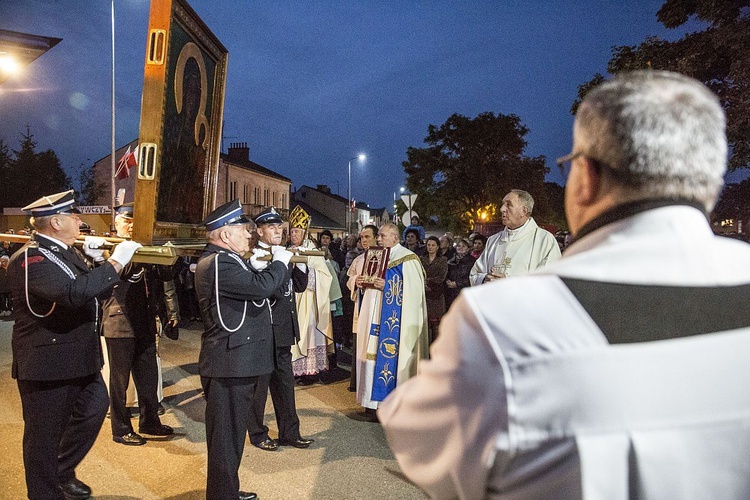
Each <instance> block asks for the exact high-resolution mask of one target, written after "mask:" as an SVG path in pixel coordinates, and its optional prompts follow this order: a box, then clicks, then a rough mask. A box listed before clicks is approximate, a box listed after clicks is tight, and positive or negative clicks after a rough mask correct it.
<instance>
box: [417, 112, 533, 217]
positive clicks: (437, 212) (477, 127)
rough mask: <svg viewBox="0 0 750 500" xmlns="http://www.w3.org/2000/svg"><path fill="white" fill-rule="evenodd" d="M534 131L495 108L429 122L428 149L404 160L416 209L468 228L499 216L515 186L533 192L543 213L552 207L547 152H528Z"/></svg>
mask: <svg viewBox="0 0 750 500" xmlns="http://www.w3.org/2000/svg"><path fill="white" fill-rule="evenodd" d="M528 132H529V129H528V128H527V127H526V126H525V125H523V124H522V123H521V119H520V118H519V117H518V116H516V115H513V114H511V115H504V114H502V113H498V114H497V115H495V114H494V113H492V112H485V113H481V114H479V115H478V116H477V117H476V118H468V117H466V116H462V115H459V114H454V115H452V116H451V117H449V118H448V119H447V120H446V122H445V123H444V124H442V125H440V126H439V127H437V126H435V125H429V126H428V127H427V137H425V139H424V142H425V143H426V144H427V147H425V148H414V147H410V148H408V150H407V152H406V156H407V158H408V159H407V161H405V162H404V163H403V167H404V171H405V172H406V175H407V181H406V185H407V187H408V188H409V190H410V191H411V192H412V193H415V194H417V195H419V196H418V198H417V201H416V203H415V207H414V209H415V210H416V211H417V212H418V213H419V214H420V215H421V216H422V218H423V219H427V218H428V217H431V216H436V217H438V219H439V220H440V223H441V226H443V227H446V228H448V229H451V230H453V231H460V232H466V231H469V230H471V229H472V227H473V226H474V224H475V222H476V221H478V220H481V219H483V218H485V219H486V220H493V219H495V214H496V213H497V211H498V209H499V207H500V205H501V202H502V199H503V196H505V195H506V194H507V193H508V191H510V190H511V189H514V188H519V189H525V190H527V191H529V192H530V193H531V194H532V196H534V198H535V200H537V207H538V213H540V214H544V213H545V212H547V211H548V207H547V203H546V196H545V191H544V176H545V174H546V173H547V167H546V166H545V161H544V160H545V159H544V157H543V156H538V157H534V158H531V157H528V156H525V155H524V150H525V148H526V139H525V136H526V134H527V133H528Z"/></svg>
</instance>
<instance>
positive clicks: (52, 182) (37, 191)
mask: <svg viewBox="0 0 750 500" xmlns="http://www.w3.org/2000/svg"><path fill="white" fill-rule="evenodd" d="M13 154H14V156H15V159H12V160H11V161H10V164H9V166H8V168H7V170H6V172H0V173H2V174H4V176H3V177H2V178H0V183H2V184H6V185H7V186H8V187H7V189H8V192H7V196H6V197H5V198H4V206H6V207H22V206H25V205H28V204H29V203H31V202H32V201H34V200H36V199H38V198H40V197H42V196H44V195H48V194H50V193H57V192H60V191H65V190H67V189H71V186H72V183H71V180H70V177H69V176H68V174H66V173H65V171H64V170H63V168H62V166H61V164H60V159H59V158H58V157H57V154H55V152H54V151H52V150H51V149H48V150H46V151H42V152H41V153H37V152H36V142H35V141H34V136H33V135H32V134H31V131H30V130H29V128H28V127H27V128H26V133H25V134H21V147H20V149H18V150H13ZM5 174H7V175H5Z"/></svg>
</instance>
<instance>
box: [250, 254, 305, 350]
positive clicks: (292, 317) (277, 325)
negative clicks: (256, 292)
mask: <svg viewBox="0 0 750 500" xmlns="http://www.w3.org/2000/svg"><path fill="white" fill-rule="evenodd" d="M259 248H261V249H263V250H266V251H268V248H266V247H264V246H262V245H260V246H259ZM306 288H307V272H305V271H302V270H300V269H299V268H298V267H297V266H295V265H294V264H291V265H290V267H289V269H288V270H287V273H286V276H285V279H284V283H282V285H281V286H280V287H279V288H278V289H277V290H276V291H275V292H274V293H273V296H271V312H272V315H273V318H272V320H273V337H274V343H275V344H276V347H289V346H291V345H293V344H295V343H296V342H297V341H298V340H299V321H297V299H296V296H295V295H294V294H295V292H296V293H302V292H304V291H305V289H306Z"/></svg>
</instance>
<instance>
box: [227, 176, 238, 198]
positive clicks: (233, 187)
mask: <svg viewBox="0 0 750 500" xmlns="http://www.w3.org/2000/svg"><path fill="white" fill-rule="evenodd" d="M235 198H237V181H232V182H230V183H229V199H228V200H227V201H230V200H233V199H235Z"/></svg>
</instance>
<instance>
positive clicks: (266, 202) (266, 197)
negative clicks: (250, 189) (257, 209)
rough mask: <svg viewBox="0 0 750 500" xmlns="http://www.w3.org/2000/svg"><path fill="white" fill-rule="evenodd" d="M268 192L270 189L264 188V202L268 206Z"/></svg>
mask: <svg viewBox="0 0 750 500" xmlns="http://www.w3.org/2000/svg"><path fill="white" fill-rule="evenodd" d="M268 194H269V191H268V189H264V190H263V204H264V205H266V206H268Z"/></svg>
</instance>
